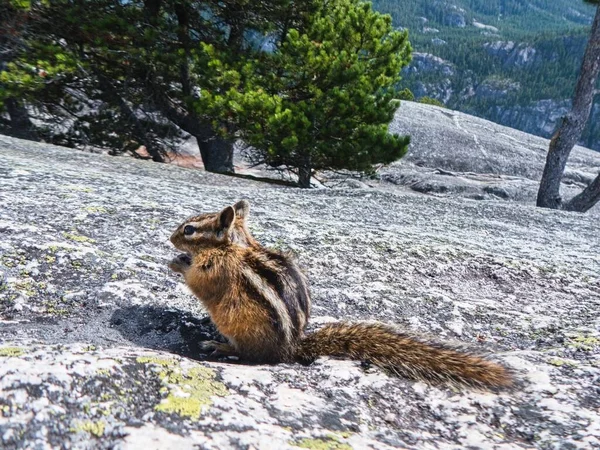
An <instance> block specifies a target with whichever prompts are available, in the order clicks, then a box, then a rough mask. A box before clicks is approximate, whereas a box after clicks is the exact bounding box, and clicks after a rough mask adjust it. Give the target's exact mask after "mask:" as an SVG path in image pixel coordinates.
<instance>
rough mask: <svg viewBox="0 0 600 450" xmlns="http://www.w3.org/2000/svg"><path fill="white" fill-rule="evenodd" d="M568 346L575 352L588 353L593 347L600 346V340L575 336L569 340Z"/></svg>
mask: <svg viewBox="0 0 600 450" xmlns="http://www.w3.org/2000/svg"><path fill="white" fill-rule="evenodd" d="M568 342H569V345H571V346H572V347H574V348H576V349H577V350H583V351H586V352H589V351H591V350H593V349H594V347H597V346H600V339H598V338H596V337H593V336H576V337H572V338H570V339H569V341H568Z"/></svg>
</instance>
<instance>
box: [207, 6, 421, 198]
mask: <svg viewBox="0 0 600 450" xmlns="http://www.w3.org/2000/svg"><path fill="white" fill-rule="evenodd" d="M299 25H300V26H299V27H296V28H289V29H288V30H287V32H286V34H285V37H284V38H283V39H282V41H281V43H280V45H279V47H278V48H277V50H276V51H275V52H272V53H264V52H263V53H262V54H260V55H257V58H258V59H259V60H260V64H256V65H254V66H248V65H246V66H243V67H234V66H231V65H229V66H228V65H227V64H225V62H223V61H222V60H218V58H216V57H215V56H216V55H215V53H214V51H213V49H212V48H211V47H210V46H207V47H205V52H206V53H205V54H206V60H207V61H208V64H209V65H211V66H212V67H213V68H214V69H215V70H216V71H217V72H219V74H220V75H221V78H220V82H219V83H218V85H217V86H215V89H213V90H212V91H210V90H207V91H206V92H203V95H202V97H201V99H200V100H199V101H198V108H200V109H203V110H206V109H213V110H214V109H216V110H218V111H221V112H222V113H221V118H222V120H224V121H225V120H226V121H227V122H228V123H229V124H230V125H231V126H232V127H233V128H235V129H238V130H240V132H239V134H238V135H239V136H240V137H241V138H242V139H243V140H244V141H245V142H246V143H248V144H249V145H251V146H253V147H254V148H255V149H256V151H257V156H258V159H259V162H262V163H265V164H267V165H269V166H273V167H285V168H287V169H288V170H290V171H292V172H294V173H296V174H297V176H298V183H299V185H300V186H301V187H310V181H311V178H312V177H313V176H314V174H315V172H316V171H318V170H338V169H349V170H352V171H359V172H366V173H369V172H371V171H372V167H373V165H374V164H377V163H383V164H387V163H390V162H392V161H395V160H397V159H399V158H401V157H402V156H403V155H404V154H405V152H406V150H407V146H408V142H409V138H408V137H406V136H398V135H392V134H389V133H388V131H387V127H388V124H389V122H390V121H391V119H392V117H393V114H394V111H395V110H396V109H397V107H398V102H397V101H395V100H393V99H394V96H395V95H396V91H395V89H394V86H395V85H396V84H397V83H398V82H399V80H400V70H401V68H402V67H403V66H404V65H406V64H407V63H408V62H409V60H410V52H411V48H410V44H409V43H408V36H407V32H405V31H403V32H400V31H394V30H393V29H392V25H391V18H390V17H389V16H387V15H382V14H379V13H376V12H374V11H373V10H372V9H371V5H370V4H368V3H364V2H360V1H356V0H336V1H334V2H332V1H329V2H320V3H319V4H318V7H317V8H316V9H315V10H314V11H312V12H311V13H310V14H308V15H307V16H305V18H304V21H303V23H301V24H299ZM266 68H267V70H265V69H266ZM254 69H258V70H254ZM217 78H218V77H217ZM224 86H229V88H228V90H227V91H226V92H223V89H224Z"/></svg>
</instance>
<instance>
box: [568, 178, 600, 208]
mask: <svg viewBox="0 0 600 450" xmlns="http://www.w3.org/2000/svg"><path fill="white" fill-rule="evenodd" d="M599 200H600V175H598V176H597V177H596V178H595V179H594V181H592V182H591V183H590V185H589V186H588V187H586V188H585V189H584V190H583V191H581V192H580V193H579V194H577V195H576V196H575V197H573V198H572V199H571V200H569V201H568V202H567V203H565V204H564V205H563V208H562V209H564V210H565V211H577V212H586V211H588V210H589V209H590V208H591V207H592V206H594V205H595V204H596V203H598V201H599Z"/></svg>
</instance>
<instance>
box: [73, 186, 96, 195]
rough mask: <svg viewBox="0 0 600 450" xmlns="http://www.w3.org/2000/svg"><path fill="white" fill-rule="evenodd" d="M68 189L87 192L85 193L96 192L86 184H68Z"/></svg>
mask: <svg viewBox="0 0 600 450" xmlns="http://www.w3.org/2000/svg"><path fill="white" fill-rule="evenodd" d="M66 188H67V189H71V190H72V191H77V192H85V193H88V194H89V193H91V192H94V190H93V189H92V188H90V187H86V186H76V185H71V186H66Z"/></svg>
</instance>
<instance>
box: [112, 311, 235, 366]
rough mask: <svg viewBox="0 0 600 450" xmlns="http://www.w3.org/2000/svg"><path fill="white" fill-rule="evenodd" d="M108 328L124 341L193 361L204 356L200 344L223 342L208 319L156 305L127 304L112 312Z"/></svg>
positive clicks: (202, 358) (203, 358) (204, 357)
mask: <svg viewBox="0 0 600 450" xmlns="http://www.w3.org/2000/svg"><path fill="white" fill-rule="evenodd" d="M110 326H111V327H113V328H115V329H116V330H117V331H118V332H119V333H120V334H121V336H123V338H125V339H127V340H128V341H130V342H132V343H134V344H136V345H139V346H140V347H146V348H150V349H153V350H162V351H167V352H171V353H176V354H178V355H181V356H185V357H188V358H192V359H196V360H205V359H207V355H206V353H205V352H203V351H202V350H201V349H200V344H201V343H202V341H208V340H217V341H221V342H225V340H224V338H223V337H222V336H221V335H220V334H219V332H218V331H217V329H216V327H215V326H214V325H213V324H212V322H211V321H210V319H209V318H208V316H207V317H205V318H198V317H195V316H193V315H192V314H190V313H189V312H186V311H181V310H178V309H173V308H161V307H158V306H141V305H131V306H126V307H123V308H120V309H117V310H116V311H114V313H113V314H112V316H111V318H110Z"/></svg>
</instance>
